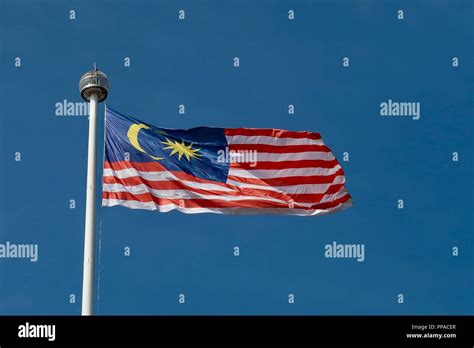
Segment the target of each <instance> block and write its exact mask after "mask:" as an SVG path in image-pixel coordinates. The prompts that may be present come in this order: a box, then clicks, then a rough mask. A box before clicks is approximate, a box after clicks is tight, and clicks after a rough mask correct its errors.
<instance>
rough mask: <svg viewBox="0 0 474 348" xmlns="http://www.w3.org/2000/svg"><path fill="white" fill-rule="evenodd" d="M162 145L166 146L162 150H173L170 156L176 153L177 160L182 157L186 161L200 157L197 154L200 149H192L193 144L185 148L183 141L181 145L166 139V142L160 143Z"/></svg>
mask: <svg viewBox="0 0 474 348" xmlns="http://www.w3.org/2000/svg"><path fill="white" fill-rule="evenodd" d="M162 143H163V144H165V145H168V146H167V147H165V148H163V149H164V150H173V151H171V153H170V156H171V155H173V154H175V153H178V160H181V157H182V156H183V155H184V156H185V157H186V159H187V160H188V161H190V160H191V157H192V158H196V159H199V157H201V156H202V155H200V154H198V153H197V152H198V151H199V150H201V149H193V148H192V147H193V143H191V144H189V145H187V146H186V144H185V143H184V140H181V143H178V142H177V141H176V140H173V141H171V140H169V139H168V138H166V141H162Z"/></svg>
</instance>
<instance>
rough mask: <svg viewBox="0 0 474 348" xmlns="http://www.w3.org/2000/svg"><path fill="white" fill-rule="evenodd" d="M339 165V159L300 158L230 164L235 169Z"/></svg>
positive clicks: (331, 166) (328, 167) (332, 166)
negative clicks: (295, 159)
mask: <svg viewBox="0 0 474 348" xmlns="http://www.w3.org/2000/svg"><path fill="white" fill-rule="evenodd" d="M337 165H339V162H338V161H337V160H332V161H324V160H299V161H281V162H270V161H262V162H260V161H258V162H255V163H237V162H232V163H230V166H231V167H232V168H235V169H249V170H256V169H288V168H315V167H317V168H327V169H330V168H334V167H335V166H337Z"/></svg>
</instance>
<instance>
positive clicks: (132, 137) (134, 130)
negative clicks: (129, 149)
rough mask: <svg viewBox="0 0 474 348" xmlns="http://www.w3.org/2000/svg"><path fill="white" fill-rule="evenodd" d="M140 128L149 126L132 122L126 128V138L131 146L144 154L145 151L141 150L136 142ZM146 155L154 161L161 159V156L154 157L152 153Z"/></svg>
mask: <svg viewBox="0 0 474 348" xmlns="http://www.w3.org/2000/svg"><path fill="white" fill-rule="evenodd" d="M141 129H150V127H148V126H147V125H145V124H143V123H134V124H132V125H131V126H130V128H129V129H128V132H127V137H128V140H129V141H130V144H132V146H133V147H134V148H135V149H137V150H138V151H140V152H143V153H144V154H146V155H148V154H147V153H146V151H145V150H143V148H142V147H141V146H140V143H139V142H138V133H140V130H141ZM148 156H150V157H151V158H153V159H154V160H156V161H159V160H162V159H163V158H161V157H155V156H152V155H148Z"/></svg>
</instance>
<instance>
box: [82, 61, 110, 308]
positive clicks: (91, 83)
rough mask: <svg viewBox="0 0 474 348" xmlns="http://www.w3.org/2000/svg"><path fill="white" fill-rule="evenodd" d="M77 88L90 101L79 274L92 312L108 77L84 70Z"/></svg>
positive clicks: (83, 305) (83, 302)
mask: <svg viewBox="0 0 474 348" xmlns="http://www.w3.org/2000/svg"><path fill="white" fill-rule="evenodd" d="M79 90H80V92H81V96H82V98H83V99H84V100H85V101H88V102H89V140H88V150H87V189H86V221H85V232H84V270H83V278H82V312H81V313H82V315H93V312H94V251H95V249H94V240H95V238H94V224H95V205H96V204H95V199H96V195H95V192H96V191H95V187H96V182H95V177H96V162H97V105H98V103H100V102H102V101H104V100H105V98H107V94H108V91H109V81H108V79H107V76H106V75H105V74H104V73H103V72H101V71H99V70H97V68H96V66H95V63H94V70H91V71H88V72H87V73H85V74H84V75H83V76H82V77H81V80H80V82H79Z"/></svg>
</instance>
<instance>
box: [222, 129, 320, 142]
mask: <svg viewBox="0 0 474 348" xmlns="http://www.w3.org/2000/svg"><path fill="white" fill-rule="evenodd" d="M224 134H225V135H228V136H235V135H243V136H249V137H255V136H265V137H273V138H292V139H305V138H307V139H313V140H318V139H321V135H320V134H319V133H311V132H293V131H287V130H284V129H271V128H269V129H264V128H263V129H262V128H226V129H225V130H224Z"/></svg>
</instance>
